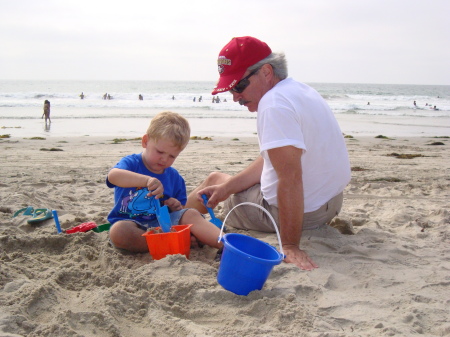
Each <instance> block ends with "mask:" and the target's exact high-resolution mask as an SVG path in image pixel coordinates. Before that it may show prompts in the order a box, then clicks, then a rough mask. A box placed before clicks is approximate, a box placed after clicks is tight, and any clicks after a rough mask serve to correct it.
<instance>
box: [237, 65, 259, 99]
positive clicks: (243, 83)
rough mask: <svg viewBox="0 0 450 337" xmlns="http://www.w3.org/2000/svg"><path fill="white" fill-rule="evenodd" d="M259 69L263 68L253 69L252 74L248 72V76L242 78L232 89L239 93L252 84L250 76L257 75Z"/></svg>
mask: <svg viewBox="0 0 450 337" xmlns="http://www.w3.org/2000/svg"><path fill="white" fill-rule="evenodd" d="M259 69H261V68H257V69H255V70H253V71H252V72H251V73H250V74H248V75H247V76H245V77H244V78H243V79H242V80H240V81H239V82H238V84H236V85H235V86H234V87H233V88H232V89H231V90H230V91H234V92H236V93H238V94H241V93H242V92H243V91H244V90H245V89H246V88H247V87H248V86H249V84H250V81H249V80H248V79H249V78H250V77H252V76H253V75H255V74H256V73H257V72H258V71H259Z"/></svg>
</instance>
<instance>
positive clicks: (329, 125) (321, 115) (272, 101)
mask: <svg viewBox="0 0 450 337" xmlns="http://www.w3.org/2000/svg"><path fill="white" fill-rule="evenodd" d="M257 114H258V115H257V130H258V139H259V146H260V152H261V155H262V157H263V158H264V168H263V172H262V176H261V190H262V193H263V196H264V199H266V200H267V202H268V203H269V204H270V205H278V201H277V187H278V176H277V173H276V171H275V169H274V168H273V166H272V163H271V162H270V159H269V156H268V153H267V150H270V149H273V148H278V147H283V146H295V147H297V148H300V149H303V154H302V158H301V163H302V171H303V190H304V191H303V192H304V200H305V201H304V205H305V213H308V212H312V211H315V210H317V209H318V208H319V207H320V206H322V205H323V204H325V203H326V202H327V201H328V200H330V199H331V198H333V197H334V196H336V195H338V194H339V193H341V192H342V191H343V190H344V188H345V186H347V184H348V183H349V182H350V175H351V173H350V162H349V158H348V153H347V148H346V145H345V141H344V137H343V135H342V132H341V130H340V128H339V125H338V123H337V121H336V118H335V117H334V115H333V112H332V111H331V109H330V107H329V106H328V104H327V103H326V102H325V100H324V99H323V98H322V97H321V96H320V94H319V93H318V92H317V91H316V90H314V89H313V88H311V87H309V86H308V85H306V84H303V83H300V82H297V81H294V80H293V79H292V78H287V79H285V80H283V81H281V82H279V83H277V84H276V85H275V87H273V88H272V89H271V90H270V91H268V92H267V93H266V94H265V95H264V96H263V97H262V98H261V100H260V102H259V105H258V112H257Z"/></svg>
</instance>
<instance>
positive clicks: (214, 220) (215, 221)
mask: <svg viewBox="0 0 450 337" xmlns="http://www.w3.org/2000/svg"><path fill="white" fill-rule="evenodd" d="M202 198H203V201H204V203H205V207H206V209H207V210H208V213H209V215H210V216H211V220H209V222H211V223H212V224H214V225H216V226H217V227H219V228H222V220H220V219H218V218H216V216H215V215H214V212H213V210H212V208H211V207H208V206H206V205H207V204H208V198H207V197H206V195H205V194H202Z"/></svg>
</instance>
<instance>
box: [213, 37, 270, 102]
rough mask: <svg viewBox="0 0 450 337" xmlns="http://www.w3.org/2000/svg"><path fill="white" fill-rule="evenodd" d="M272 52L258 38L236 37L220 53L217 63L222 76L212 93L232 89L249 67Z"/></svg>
mask: <svg viewBox="0 0 450 337" xmlns="http://www.w3.org/2000/svg"><path fill="white" fill-rule="evenodd" d="M271 53H272V50H271V49H270V48H269V46H268V45H267V44H266V43H265V42H262V41H260V40H258V39H257V38H254V37H251V36H243V37H234V38H233V39H232V40H231V41H230V42H228V44H227V45H226V46H225V47H223V48H222V50H221V51H220V53H219V58H218V60H217V65H218V68H219V74H220V77H219V81H218V82H217V84H216V86H215V87H214V90H213V92H212V93H211V94H212V95H216V94H219V93H221V92H225V91H228V90H231V89H232V88H233V87H234V86H235V85H236V84H237V83H238V82H239V81H240V79H241V78H242V76H244V74H245V72H246V71H247V69H248V67H250V66H252V65H254V64H256V63H258V62H259V61H261V60H263V59H265V58H266V57H267V56H269V55H270V54H271Z"/></svg>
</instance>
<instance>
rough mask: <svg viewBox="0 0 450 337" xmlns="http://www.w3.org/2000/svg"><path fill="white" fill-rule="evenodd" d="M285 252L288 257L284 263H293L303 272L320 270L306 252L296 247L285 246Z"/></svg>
mask: <svg viewBox="0 0 450 337" xmlns="http://www.w3.org/2000/svg"><path fill="white" fill-rule="evenodd" d="M283 251H284V254H285V255H286V258H285V259H284V261H285V262H287V263H293V264H295V265H296V266H297V267H299V268H300V269H303V270H313V269H315V268H319V266H318V265H316V264H315V263H314V262H313V260H311V258H310V257H309V256H308V254H306V252H305V251H304V250H301V249H300V248H298V247H297V246H295V245H283Z"/></svg>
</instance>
